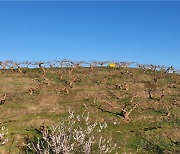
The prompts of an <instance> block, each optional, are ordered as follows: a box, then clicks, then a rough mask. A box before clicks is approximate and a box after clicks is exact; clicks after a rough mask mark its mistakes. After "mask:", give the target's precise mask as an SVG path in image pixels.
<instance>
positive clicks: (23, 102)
mask: <svg viewBox="0 0 180 154" xmlns="http://www.w3.org/2000/svg"><path fill="white" fill-rule="evenodd" d="M3 96H5V100H4V101H1V105H0V126H6V128H8V131H9V134H8V137H9V142H8V143H7V144H5V145H2V146H0V153H18V152H19V148H18V147H19V146H22V143H23V142H24V139H25V137H27V136H29V137H33V136H34V135H36V134H37V131H36V129H39V128H40V126H44V125H45V126H49V125H51V124H57V123H58V122H59V121H60V118H62V117H63V118H66V117H67V115H68V111H69V110H71V111H75V113H77V114H80V115H81V114H82V113H83V112H84V110H85V109H86V108H87V109H88V112H89V113H90V121H92V122H95V121H99V122H104V121H106V123H107V125H108V128H107V129H106V130H105V131H104V132H102V133H104V134H105V135H107V136H111V137H112V138H113V142H115V143H117V144H118V145H119V146H120V153H125V152H126V153H130V152H131V153H180V108H179V107H180V75H179V74H176V73H166V72H164V71H160V70H159V71H157V70H151V69H141V68H126V67H121V68H118V67H117V68H116V67H114V68H111V67H93V68H88V67H76V68H73V69H72V68H55V67H52V68H29V69H27V68H21V70H18V68H17V69H1V70H0V97H1V100H3Z"/></svg>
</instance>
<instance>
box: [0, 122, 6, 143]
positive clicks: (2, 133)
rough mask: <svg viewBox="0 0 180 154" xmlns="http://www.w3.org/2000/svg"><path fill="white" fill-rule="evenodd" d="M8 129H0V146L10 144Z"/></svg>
mask: <svg viewBox="0 0 180 154" xmlns="http://www.w3.org/2000/svg"><path fill="white" fill-rule="evenodd" d="M7 134H8V129H7V128H6V127H4V126H3V127H1V129H0V145H4V144H6V143H7V142H8V137H7Z"/></svg>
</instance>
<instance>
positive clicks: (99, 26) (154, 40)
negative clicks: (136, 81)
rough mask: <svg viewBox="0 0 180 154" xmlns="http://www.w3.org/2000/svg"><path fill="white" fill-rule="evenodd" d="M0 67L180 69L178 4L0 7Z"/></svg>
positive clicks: (22, 4) (0, 4)
mask: <svg viewBox="0 0 180 154" xmlns="http://www.w3.org/2000/svg"><path fill="white" fill-rule="evenodd" d="M0 14H1V16H0V61H3V60H15V61H26V60H29V61H49V60H59V59H69V60H77V61H78V60H85V61H92V60H98V61H105V60H111V61H128V62H138V63H141V64H155V65H165V66H171V65H172V66H174V67H175V68H179V67H180V62H179V59H180V45H179V44H180V43H179V42H180V29H179V27H180V19H179V18H178V17H179V16H180V2H167V1H166V2H145V1H140V2H123V1H119V2H118V1H114V2H108V1H106V2H81V1H79V2H62V1H61V2H58V1H54V2H47V1H46V2H1V1H0Z"/></svg>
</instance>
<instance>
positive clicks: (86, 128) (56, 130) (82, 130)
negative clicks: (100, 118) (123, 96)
mask: <svg viewBox="0 0 180 154" xmlns="http://www.w3.org/2000/svg"><path fill="white" fill-rule="evenodd" d="M106 128H107V123H106V122H104V123H100V122H99V123H98V122H95V123H90V121H89V113H87V115H86V116H85V114H82V115H75V114H74V112H69V116H68V118H67V119H64V120H62V121H61V122H60V123H59V124H58V125H52V126H50V127H41V130H40V131H39V132H40V136H39V137H36V138H34V139H33V140H32V139H31V140H27V143H26V144H24V147H23V150H24V151H25V152H26V153H31V152H32V153H40V154H50V153H53V154H73V153H84V154H90V153H99V154H104V153H118V150H119V147H118V146H117V145H116V144H112V139H109V138H108V139H107V138H104V137H103V136H102V135H98V136H99V137H97V135H95V132H97V133H100V132H101V131H102V130H103V129H106Z"/></svg>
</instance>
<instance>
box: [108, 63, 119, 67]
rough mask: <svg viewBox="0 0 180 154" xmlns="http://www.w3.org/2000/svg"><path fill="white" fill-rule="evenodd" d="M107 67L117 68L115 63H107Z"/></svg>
mask: <svg viewBox="0 0 180 154" xmlns="http://www.w3.org/2000/svg"><path fill="white" fill-rule="evenodd" d="M109 67H117V65H116V64H115V63H109Z"/></svg>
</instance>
